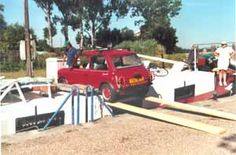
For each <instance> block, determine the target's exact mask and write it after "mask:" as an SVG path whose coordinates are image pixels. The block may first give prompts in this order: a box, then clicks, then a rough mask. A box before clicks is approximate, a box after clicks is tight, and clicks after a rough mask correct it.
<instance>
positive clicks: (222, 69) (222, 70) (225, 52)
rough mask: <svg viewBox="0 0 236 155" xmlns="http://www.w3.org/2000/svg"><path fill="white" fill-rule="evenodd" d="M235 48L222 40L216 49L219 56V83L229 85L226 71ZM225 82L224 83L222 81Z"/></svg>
mask: <svg viewBox="0 0 236 155" xmlns="http://www.w3.org/2000/svg"><path fill="white" fill-rule="evenodd" d="M233 53H234V50H233V49H232V48H231V47H227V43H226V42H221V47H219V48H218V49H217V50H216V51H215V56H216V57H218V62H217V68H218V70H219V85H220V86H222V84H223V85H224V86H227V82H226V76H227V73H226V71H227V70H228V67H229V60H230V57H231V56H232V55H233ZM222 82H223V83H222Z"/></svg>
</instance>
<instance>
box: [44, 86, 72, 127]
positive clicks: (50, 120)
mask: <svg viewBox="0 0 236 155" xmlns="http://www.w3.org/2000/svg"><path fill="white" fill-rule="evenodd" d="M74 90H75V89H72V90H71V92H70V93H69V95H68V96H67V97H66V98H65V100H64V101H63V102H62V104H61V105H60V107H59V108H58V109H57V110H56V111H55V112H54V114H53V115H52V117H51V118H50V119H49V120H48V122H47V124H46V125H45V126H44V127H43V130H45V129H47V127H48V126H49V125H50V123H51V122H52V120H53V119H54V117H55V116H56V115H57V114H58V112H59V111H60V110H61V108H62V107H63V106H64V105H65V103H66V101H67V100H68V99H69V98H70V96H71V95H72V94H73V93H74Z"/></svg>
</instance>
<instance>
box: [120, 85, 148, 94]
mask: <svg viewBox="0 0 236 155" xmlns="http://www.w3.org/2000/svg"><path fill="white" fill-rule="evenodd" d="M150 85H151V83H146V84H143V85H136V86H130V87H127V88H121V89H119V91H118V94H119V95H120V96H135V95H136V96H140V97H141V96H144V95H145V94H146V93H147V92H148V89H149V86H150Z"/></svg>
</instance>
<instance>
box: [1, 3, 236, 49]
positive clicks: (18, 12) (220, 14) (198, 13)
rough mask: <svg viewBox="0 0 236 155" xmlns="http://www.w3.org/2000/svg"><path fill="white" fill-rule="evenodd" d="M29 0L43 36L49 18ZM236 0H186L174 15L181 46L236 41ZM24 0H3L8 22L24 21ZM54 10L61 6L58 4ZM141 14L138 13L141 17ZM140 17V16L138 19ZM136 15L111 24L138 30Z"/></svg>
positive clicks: (32, 24) (33, 23)
mask: <svg viewBox="0 0 236 155" xmlns="http://www.w3.org/2000/svg"><path fill="white" fill-rule="evenodd" d="M28 1H29V20H30V27H31V28H33V29H34V31H35V33H36V35H37V38H38V39H43V28H44V27H46V21H45V17H44V13H43V11H42V10H41V9H40V8H38V7H37V5H36V4H35V2H34V1H33V0H28ZM235 1H236V0H182V8H181V10H180V12H179V15H177V16H175V17H174V18H172V19H171V24H172V26H173V27H174V28H175V29H176V36H177V37H178V43H177V46H179V47H182V48H190V47H191V46H192V44H200V43H215V42H221V41H227V42H233V41H235V40H236V19H235V18H236V11H235V8H236V2H235ZM23 2H24V0H0V3H1V4H3V5H4V7H5V8H4V9H5V10H4V12H3V15H4V18H5V21H6V22H7V24H8V25H10V24H14V23H18V24H21V25H23V24H24V5H23ZM54 9H55V11H54V13H58V10H57V9H56V8H54ZM137 18H138V17H137ZM137 18H136V19H137ZM134 21H135V19H133V18H130V17H129V16H126V17H125V18H123V19H119V20H117V18H116V17H114V18H112V20H111V23H110V25H111V26H110V28H111V29H113V28H118V29H122V28H124V27H128V28H130V29H133V30H134V32H137V31H139V27H138V26H135V25H134ZM57 29H58V30H57V32H58V34H57V35H56V36H55V37H54V38H53V40H54V41H53V42H54V45H55V46H62V45H63V43H64V37H63V35H62V34H61V32H60V29H61V26H60V25H59V24H58V25H57ZM76 33H77V32H73V31H72V30H71V29H70V30H69V39H70V41H71V43H72V44H73V45H74V46H77V45H76V41H75V36H76Z"/></svg>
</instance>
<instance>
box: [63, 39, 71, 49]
mask: <svg viewBox="0 0 236 155" xmlns="http://www.w3.org/2000/svg"><path fill="white" fill-rule="evenodd" d="M64 47H65V48H69V47H71V43H70V41H68V40H66V41H65V43H64Z"/></svg>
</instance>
